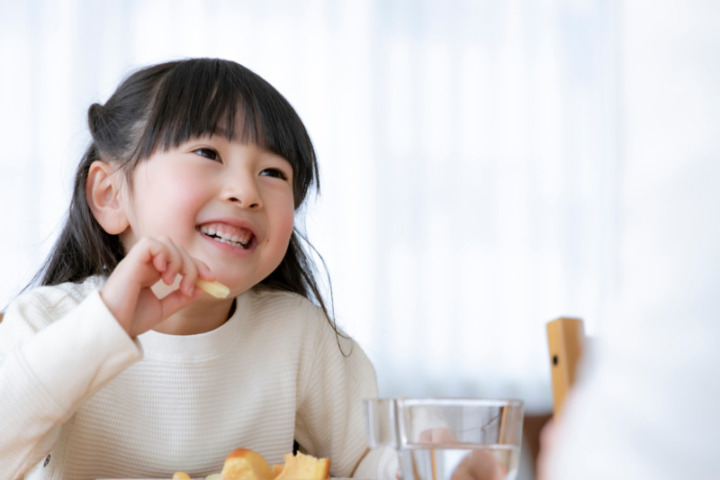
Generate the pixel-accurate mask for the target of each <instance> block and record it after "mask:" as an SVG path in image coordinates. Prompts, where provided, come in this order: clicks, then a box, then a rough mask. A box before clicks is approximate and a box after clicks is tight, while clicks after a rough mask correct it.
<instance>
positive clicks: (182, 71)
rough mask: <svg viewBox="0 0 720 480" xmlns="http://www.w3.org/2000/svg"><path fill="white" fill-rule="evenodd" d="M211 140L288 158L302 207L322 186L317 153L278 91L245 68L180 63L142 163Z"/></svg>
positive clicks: (158, 101) (159, 101)
mask: <svg viewBox="0 0 720 480" xmlns="http://www.w3.org/2000/svg"><path fill="white" fill-rule="evenodd" d="M205 135H224V136H225V137H226V138H227V139H228V140H237V141H240V142H243V143H254V144H256V145H258V146H260V147H262V148H265V149H267V150H269V151H271V152H273V153H276V154H278V155H280V156H281V157H283V158H285V159H286V160H287V161H288V162H290V164H291V166H292V168H293V174H294V178H295V181H294V185H293V186H294V192H295V203H296V206H299V205H300V203H302V200H303V199H304V198H305V195H306V194H307V191H308V188H309V187H310V185H311V184H312V183H315V186H316V187H317V186H318V185H317V178H318V171H317V161H316V158H315V151H314V148H313V146H312V142H311V140H310V137H309V135H308V133H307V131H306V129H305V126H304V125H303V123H302V121H301V119H300V117H299V116H298V115H297V113H296V112H295V110H294V109H293V107H292V106H291V105H290V103H289V102H288V101H287V100H286V99H285V97H283V96H282V95H281V94H280V93H279V92H278V91H277V90H276V89H275V88H274V87H273V86H271V85H270V84H269V83H268V82H267V81H265V80H264V79H263V78H262V77H260V76H258V75H257V74H255V73H254V72H252V71H251V70H249V69H247V68H245V67H243V66H242V65H239V64H236V63H232V62H224V61H220V60H216V59H200V60H196V61H193V62H178V63H177V64H176V66H175V67H174V68H173V69H171V70H170V71H169V72H168V74H167V76H166V78H165V79H164V81H163V82H161V83H160V85H159V86H158V91H157V93H156V95H155V102H154V105H153V107H152V109H151V111H150V114H149V118H148V122H147V126H146V129H145V134H144V135H143V138H142V140H141V142H140V144H139V145H138V147H139V150H138V153H139V155H138V160H139V159H142V158H147V157H149V156H150V155H152V153H153V152H154V151H155V150H157V149H163V150H164V149H168V148H173V147H177V146H178V145H180V144H182V143H184V142H186V141H188V140H190V139H192V138H196V137H201V136H205Z"/></svg>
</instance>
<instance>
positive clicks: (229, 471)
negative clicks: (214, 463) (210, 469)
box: [221, 448, 275, 480]
mask: <svg viewBox="0 0 720 480" xmlns="http://www.w3.org/2000/svg"><path fill="white" fill-rule="evenodd" d="M221 475H222V480H272V479H273V478H274V477H275V475H274V474H273V471H272V470H271V469H270V465H268V463H267V461H266V460H265V458H263V456H262V455H260V454H259V453H257V452H254V451H252V450H248V449H247V448H236V449H235V450H233V451H232V452H230V454H229V455H228V456H227V458H226V459H225V464H224V465H223V469H222V472H221Z"/></svg>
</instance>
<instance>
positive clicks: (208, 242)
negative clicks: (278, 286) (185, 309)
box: [121, 135, 294, 295]
mask: <svg viewBox="0 0 720 480" xmlns="http://www.w3.org/2000/svg"><path fill="white" fill-rule="evenodd" d="M132 175H133V178H132V180H133V183H132V191H131V192H130V195H127V196H125V198H126V202H127V205H126V212H127V217H128V221H129V224H130V226H129V228H128V229H127V230H126V231H125V232H124V233H123V234H121V239H122V242H123V245H124V247H125V250H126V251H127V250H129V249H130V248H131V247H132V246H133V245H134V244H135V243H136V242H137V241H138V239H140V238H141V237H143V236H148V237H160V236H167V237H169V238H170V239H171V240H172V241H173V242H174V243H176V244H177V245H179V246H181V247H182V248H184V249H185V250H186V251H187V252H188V253H189V254H190V255H191V256H193V257H195V258H197V259H199V260H201V261H203V262H205V263H206V264H207V265H208V266H209V267H210V269H211V270H212V272H213V273H214V274H215V276H216V278H217V280H218V281H220V282H222V283H224V284H225V285H227V286H228V287H230V289H231V293H232V295H236V294H239V293H241V292H243V291H245V290H247V289H249V288H251V287H252V286H254V285H256V284H257V283H259V282H260V281H261V280H263V279H264V278H265V277H267V276H268V275H269V274H270V273H271V272H272V271H273V270H274V269H275V268H276V267H277V266H278V265H279V264H280V262H281V261H282V259H283V257H284V256H285V252H286V250H287V247H288V243H289V241H290V236H291V235H292V231H293V217H294V203H293V186H292V185H293V170H292V167H291V165H290V163H289V162H288V161H287V160H285V159H284V158H283V157H280V156H278V155H276V154H274V153H271V152H269V151H267V150H264V149H262V148H260V147H258V146H257V145H254V144H243V143H240V142H237V141H231V140H227V138H226V137H225V136H224V135H213V136H205V137H200V138H196V139H192V140H189V141H187V142H185V143H184V144H182V145H180V146H179V147H177V148H173V149H169V150H167V151H160V152H157V153H155V154H153V155H152V156H151V157H150V158H148V159H147V160H145V161H141V162H140V163H139V164H138V165H137V166H136V168H135V170H134V171H133V173H132Z"/></svg>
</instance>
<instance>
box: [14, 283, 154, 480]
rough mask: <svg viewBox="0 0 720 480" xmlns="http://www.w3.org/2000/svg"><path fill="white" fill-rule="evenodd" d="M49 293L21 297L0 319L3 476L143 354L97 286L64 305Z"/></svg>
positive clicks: (45, 445)
mask: <svg viewBox="0 0 720 480" xmlns="http://www.w3.org/2000/svg"><path fill="white" fill-rule="evenodd" d="M50 300H51V301H48V298H46V297H43V296H41V295H26V296H24V297H20V298H19V299H18V300H16V302H14V303H13V304H12V305H10V307H9V308H8V311H7V312H6V314H5V316H4V318H3V321H2V322H1V323H0V389H2V394H0V431H1V432H2V435H0V471H2V472H3V478H13V479H14V478H20V477H21V476H22V475H23V474H24V473H25V472H27V471H28V470H29V469H31V468H32V467H33V466H34V465H35V464H37V463H38V462H39V461H40V460H41V459H42V458H43V457H44V456H45V455H47V453H48V452H49V451H50V450H51V449H52V447H53V445H54V444H55V442H56V441H57V438H58V435H59V433H60V427H61V426H62V424H63V423H64V422H66V421H67V420H68V419H69V418H70V417H71V416H72V414H73V413H74V412H75V411H76V410H77V409H78V407H79V406H80V405H82V403H83V402H84V401H85V399H87V398H88V397H89V396H90V395H92V394H93V393H95V392H96V391H97V390H98V389H100V388H101V387H102V386H103V385H105V384H106V383H107V382H108V381H109V380H111V379H112V378H114V377H115V376H116V375H117V374H118V373H120V372H121V371H123V370H124V369H125V368H127V367H128V366H129V365H131V364H133V363H135V362H136V361H138V360H139V359H140V358H141V356H142V353H141V350H140V349H139V347H138V345H137V344H136V343H135V342H133V340H131V339H130V337H128V336H127V334H126V333H125V331H124V330H122V328H121V327H120V326H119V324H118V323H117V321H116V320H115V318H114V317H113V316H112V314H111V313H110V312H109V311H108V309H107V308H106V307H105V304H104V303H103V301H102V300H101V298H100V295H99V293H98V291H97V290H95V291H93V292H92V293H90V295H88V296H87V298H85V299H84V300H82V301H81V302H80V303H79V304H73V305H70V306H68V303H70V304H72V303H73V301H72V300H71V299H68V298H67V297H60V298H54V297H53V298H51V299H50ZM54 318H57V320H56V321H52V320H53V319H54Z"/></svg>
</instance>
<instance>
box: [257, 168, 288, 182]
mask: <svg viewBox="0 0 720 480" xmlns="http://www.w3.org/2000/svg"><path fill="white" fill-rule="evenodd" d="M260 175H264V176H267V177H274V178H279V179H281V180H287V179H288V176H287V175H286V174H285V172H283V171H282V170H280V169H279V168H266V169H265V170H263V171H262V172H260Z"/></svg>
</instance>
